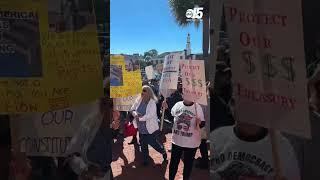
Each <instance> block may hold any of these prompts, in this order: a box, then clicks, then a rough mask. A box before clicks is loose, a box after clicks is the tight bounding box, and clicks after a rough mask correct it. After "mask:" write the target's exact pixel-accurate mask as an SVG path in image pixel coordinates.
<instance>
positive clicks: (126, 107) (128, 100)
mask: <svg viewBox="0 0 320 180" xmlns="http://www.w3.org/2000/svg"><path fill="white" fill-rule="evenodd" d="M138 97H139V95H135V96H129V97H123V98H114V99H113V107H114V110H116V111H130V109H131V107H132V105H133V104H134V102H135V100H136V99H137V98H138Z"/></svg>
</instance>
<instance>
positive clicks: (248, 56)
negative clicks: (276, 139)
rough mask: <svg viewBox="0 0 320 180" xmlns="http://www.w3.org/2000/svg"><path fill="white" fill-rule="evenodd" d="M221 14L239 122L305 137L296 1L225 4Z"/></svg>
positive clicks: (306, 126) (303, 75)
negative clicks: (227, 37)
mask: <svg viewBox="0 0 320 180" xmlns="http://www.w3.org/2000/svg"><path fill="white" fill-rule="evenodd" d="M288 4H289V5H290V6H288ZM283 7H286V8H283ZM225 13H226V22H227V26H228V31H229V37H230V45H231V59H232V73H233V80H234V82H233V83H234V94H235V97H236V114H237V118H238V119H239V121H244V122H248V123H253V124H256V125H260V126H263V127H266V128H274V129H277V130H280V131H285V132H287V133H291V134H295V135H298V136H303V137H310V136H311V135H310V124H309V112H308V102H307V88H306V87H307V80H306V70H305V69H306V68H305V67H306V65H305V59H304V57H305V56H304V42H303V31H302V10H301V0H281V1H279V0H247V1H238V0H226V1H225ZM293 42H294V43H293Z"/></svg>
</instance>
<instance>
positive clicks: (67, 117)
mask: <svg viewBox="0 0 320 180" xmlns="http://www.w3.org/2000/svg"><path fill="white" fill-rule="evenodd" d="M98 109H99V107H98V103H90V104H85V105H80V106H77V107H72V108H66V109H62V110H58V111H49V112H45V113H28V114H24V115H19V116H16V117H14V116H13V117H10V120H11V121H10V123H11V131H12V132H11V133H12V137H14V138H13V139H12V141H13V142H16V143H17V144H18V145H19V147H20V150H21V151H22V152H26V154H27V155H29V156H49V157H58V156H65V155H66V154H65V153H66V148H67V146H68V145H69V143H70V141H71V139H72V137H73V136H74V134H75V132H77V131H78V130H79V128H80V125H81V123H82V122H83V121H84V120H85V118H87V117H88V116H89V114H90V113H93V112H95V111H97V110H98Z"/></svg>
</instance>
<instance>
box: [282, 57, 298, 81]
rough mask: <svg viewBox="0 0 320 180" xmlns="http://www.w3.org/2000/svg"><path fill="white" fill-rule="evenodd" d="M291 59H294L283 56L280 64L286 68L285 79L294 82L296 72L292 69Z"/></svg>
mask: <svg viewBox="0 0 320 180" xmlns="http://www.w3.org/2000/svg"><path fill="white" fill-rule="evenodd" d="M293 61H294V59H293V58H292V57H284V58H282V59H281V65H282V67H283V68H284V69H285V70H286V73H287V76H285V79H286V80H288V81H291V82H294V80H295V78H296V73H295V72H294V69H293Z"/></svg>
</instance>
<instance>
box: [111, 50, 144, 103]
mask: <svg viewBox="0 0 320 180" xmlns="http://www.w3.org/2000/svg"><path fill="white" fill-rule="evenodd" d="M141 79H142V78H141V71H140V69H135V70H130V71H128V70H126V63H125V58H124V56H119V55H113V56H111V59H110V96H111V98H122V97H128V96H134V95H136V94H139V93H141V91H142V80H141Z"/></svg>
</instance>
